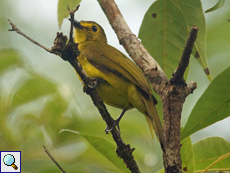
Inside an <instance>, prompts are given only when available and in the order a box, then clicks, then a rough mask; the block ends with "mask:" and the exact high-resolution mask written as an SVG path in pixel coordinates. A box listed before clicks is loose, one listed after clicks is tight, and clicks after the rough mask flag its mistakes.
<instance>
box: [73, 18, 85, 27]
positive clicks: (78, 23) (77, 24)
mask: <svg viewBox="0 0 230 173" xmlns="http://www.w3.org/2000/svg"><path fill="white" fill-rule="evenodd" d="M69 21H70V22H71V20H70V18H69ZM73 26H74V28H79V29H83V28H85V27H84V26H82V25H81V24H80V22H78V21H77V20H75V19H74V21H73Z"/></svg>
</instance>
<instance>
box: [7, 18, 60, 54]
mask: <svg viewBox="0 0 230 173" xmlns="http://www.w3.org/2000/svg"><path fill="white" fill-rule="evenodd" d="M7 20H8V21H9V23H10V25H11V27H12V29H9V31H15V32H17V33H18V34H20V35H22V36H23V37H25V38H27V39H28V40H29V41H31V42H32V43H34V44H36V45H37V46H39V47H41V48H42V49H45V50H46V51H47V52H49V53H53V54H56V55H58V56H60V55H59V54H58V53H57V52H53V51H52V50H51V49H49V48H47V47H45V46H43V45H41V44H40V43H38V42H37V41H35V40H33V39H32V38H30V37H29V36H27V35H25V34H24V33H23V32H21V31H20V30H19V29H18V28H17V27H16V25H15V24H13V23H12V22H11V21H10V19H7Z"/></svg>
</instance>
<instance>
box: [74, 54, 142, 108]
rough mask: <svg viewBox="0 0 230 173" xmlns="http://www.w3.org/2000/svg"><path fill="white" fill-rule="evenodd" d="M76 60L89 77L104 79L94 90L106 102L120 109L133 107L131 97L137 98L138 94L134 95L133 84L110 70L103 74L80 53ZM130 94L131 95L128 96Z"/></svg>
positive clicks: (134, 88) (134, 87)
mask: <svg viewBox="0 0 230 173" xmlns="http://www.w3.org/2000/svg"><path fill="white" fill-rule="evenodd" d="M78 61H79V62H80V64H81V66H82V68H83V69H84V71H85V72H86V74H87V75H88V76H89V77H90V78H100V79H103V80H104V81H102V82H100V83H99V85H98V86H97V87H96V91H97V93H98V95H99V96H100V97H101V99H102V100H103V101H104V102H105V103H106V104H108V105H110V106H114V107H117V108H120V109H124V108H129V109H130V108H133V105H132V102H133V99H137V100H139V98H138V96H136V92H137V91H136V90H137V89H136V86H135V84H133V83H131V82H130V81H128V80H126V79H124V78H122V77H120V76H118V75H117V74H114V73H112V72H109V73H106V74H104V73H103V72H101V71H100V70H98V69H97V68H95V67H94V66H93V65H92V64H91V63H90V62H89V61H88V60H87V59H86V58H85V57H83V56H82V55H80V56H79V57H78ZM131 95H132V97H130V96H131ZM133 97H134V98H133Z"/></svg>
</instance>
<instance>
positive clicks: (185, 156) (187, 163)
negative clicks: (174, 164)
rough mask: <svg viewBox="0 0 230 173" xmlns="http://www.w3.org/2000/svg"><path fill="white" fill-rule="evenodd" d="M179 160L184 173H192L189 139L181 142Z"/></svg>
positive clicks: (192, 163)
mask: <svg viewBox="0 0 230 173" xmlns="http://www.w3.org/2000/svg"><path fill="white" fill-rule="evenodd" d="M181 145H182V147H181V160H182V170H183V172H184V173H194V157H193V148H192V142H191V139H190V137H187V138H186V139H184V140H183V141H181Z"/></svg>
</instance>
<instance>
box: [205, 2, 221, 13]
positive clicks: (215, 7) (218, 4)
mask: <svg viewBox="0 0 230 173" xmlns="http://www.w3.org/2000/svg"><path fill="white" fill-rule="evenodd" d="M224 3H225V0H219V1H218V2H217V3H216V5H214V6H213V7H212V8H209V9H208V10H206V11H205V13H209V12H212V11H215V10H217V9H219V8H221V7H223V6H224Z"/></svg>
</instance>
